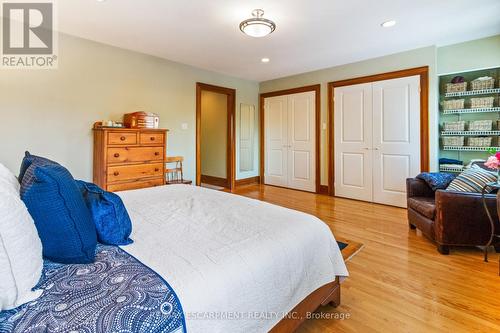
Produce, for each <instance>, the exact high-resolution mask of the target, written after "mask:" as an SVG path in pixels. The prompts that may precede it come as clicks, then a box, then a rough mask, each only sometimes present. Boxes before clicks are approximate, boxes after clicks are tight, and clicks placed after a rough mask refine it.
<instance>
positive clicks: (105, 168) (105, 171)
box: [94, 128, 167, 192]
mask: <svg viewBox="0 0 500 333" xmlns="http://www.w3.org/2000/svg"><path fill="white" fill-rule="evenodd" d="M166 147H167V130H166V129H129V128H94V183H96V184H97V185H99V186H100V187H101V188H103V189H105V190H107V191H111V192H116V191H125V190H133V189H139V188H145V187H152V186H159V185H164V184H165V154H166Z"/></svg>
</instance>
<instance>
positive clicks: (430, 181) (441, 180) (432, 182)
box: [417, 172, 457, 191]
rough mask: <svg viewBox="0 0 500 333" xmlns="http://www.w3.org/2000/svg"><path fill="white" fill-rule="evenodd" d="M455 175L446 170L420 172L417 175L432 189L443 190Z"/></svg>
mask: <svg viewBox="0 0 500 333" xmlns="http://www.w3.org/2000/svg"><path fill="white" fill-rule="evenodd" d="M456 176H457V175H455V174H452V173H446V172H422V173H421V174H419V175H418V176H417V178H418V179H421V180H423V181H425V182H426V183H427V185H429V187H430V188H431V189H432V190H433V191H437V190H444V189H446V188H447V187H448V185H449V184H450V183H451V181H452V180H453V179H455V177H456Z"/></svg>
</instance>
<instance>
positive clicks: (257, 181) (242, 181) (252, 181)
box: [235, 176, 260, 186]
mask: <svg viewBox="0 0 500 333" xmlns="http://www.w3.org/2000/svg"><path fill="white" fill-rule="evenodd" d="M250 184H260V176H255V177H250V178H244V179H236V180H235V186H243V185H250Z"/></svg>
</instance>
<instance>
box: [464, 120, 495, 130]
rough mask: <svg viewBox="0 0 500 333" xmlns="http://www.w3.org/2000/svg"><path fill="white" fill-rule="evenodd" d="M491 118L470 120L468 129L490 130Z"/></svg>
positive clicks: (491, 127)
mask: <svg viewBox="0 0 500 333" xmlns="http://www.w3.org/2000/svg"><path fill="white" fill-rule="evenodd" d="M492 129H493V120H489V119H488V120H472V121H470V122H469V131H491V130H492Z"/></svg>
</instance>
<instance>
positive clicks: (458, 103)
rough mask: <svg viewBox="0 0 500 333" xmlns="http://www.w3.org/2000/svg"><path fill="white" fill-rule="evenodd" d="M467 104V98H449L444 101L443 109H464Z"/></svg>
mask: <svg viewBox="0 0 500 333" xmlns="http://www.w3.org/2000/svg"><path fill="white" fill-rule="evenodd" d="M464 105H465V99H463V98H462V99H449V100H446V101H444V102H443V109H445V110H456V109H463V108H464Z"/></svg>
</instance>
